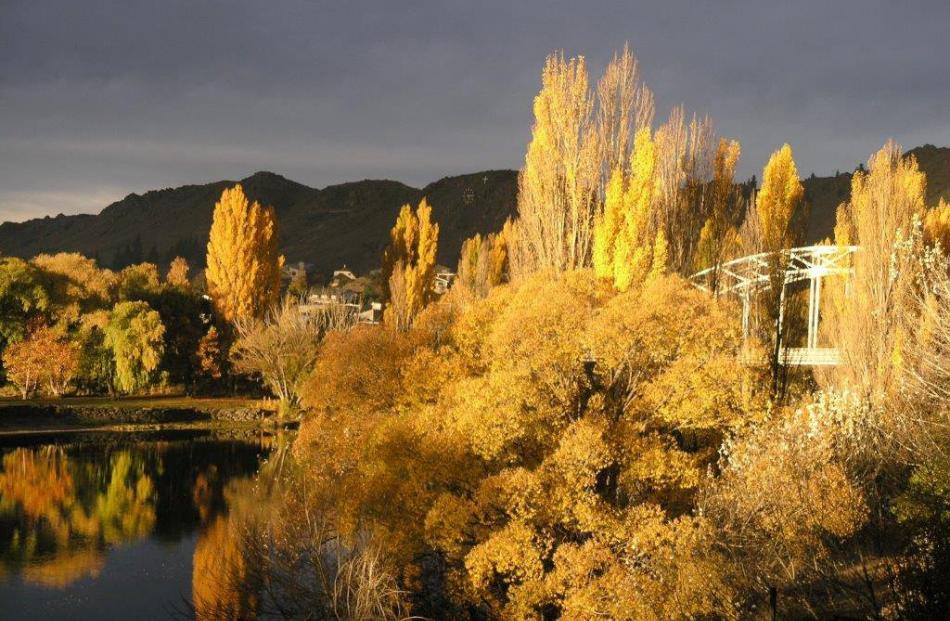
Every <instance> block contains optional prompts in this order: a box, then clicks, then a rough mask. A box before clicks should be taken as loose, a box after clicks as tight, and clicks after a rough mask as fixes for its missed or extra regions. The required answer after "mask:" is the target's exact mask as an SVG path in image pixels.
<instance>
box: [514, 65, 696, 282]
mask: <svg viewBox="0 0 950 621" xmlns="http://www.w3.org/2000/svg"><path fill="white" fill-rule="evenodd" d="M534 112H535V125H534V128H533V133H532V139H531V142H530V143H529V145H528V150H527V155H526V157H525V163H524V166H523V167H522V170H521V173H520V175H519V187H518V220H517V221H516V230H517V240H516V242H515V243H514V244H513V245H512V265H513V267H514V270H515V272H516V273H517V274H526V273H530V272H533V271H537V270H542V269H544V270H553V271H555V272H557V271H566V270H571V269H577V268H580V267H587V266H590V265H591V262H592V261H594V262H601V273H603V267H602V266H603V259H604V258H605V251H604V244H603V240H602V242H601V246H600V249H598V248H595V245H596V244H597V243H598V242H597V241H596V237H597V233H596V232H595V227H596V226H597V224H596V223H598V222H600V223H603V222H604V221H606V222H607V229H610V228H611V226H614V227H616V226H618V225H617V223H616V222H611V217H612V216H611V215H610V214H608V213H607V212H609V211H611V209H615V208H616V204H615V205H614V206H610V205H608V203H610V202H611V201H612V200H614V199H612V198H611V197H610V196H609V194H610V193H611V191H613V193H614V195H615V197H616V194H617V191H618V190H617V187H616V186H617V184H616V183H613V182H614V181H615V179H617V178H618V177H617V176H616V175H617V174H619V179H621V180H623V184H624V186H625V187H624V189H623V190H621V193H627V192H628V191H629V192H633V193H634V194H636V195H637V196H638V198H637V199H634V201H633V202H640V207H641V208H643V207H644V205H646V207H647V209H646V211H647V212H648V213H649V222H648V225H647V226H646V227H645V228H647V229H649V233H650V236H649V237H650V240H649V244H650V245H652V246H657V248H655V249H653V248H651V249H650V250H649V251H647V250H646V249H647V244H646V243H644V244H638V247H639V248H642V249H643V252H642V254H643V255H652V254H653V253H654V250H656V254H657V255H658V256H664V255H665V257H666V258H665V260H664V261H662V262H657V269H656V270H655V271H656V272H657V273H661V272H662V271H663V270H665V269H669V270H672V271H674V272H679V273H687V272H689V270H691V269H692V268H693V267H694V265H695V260H694V256H695V252H696V246H697V244H698V240H699V236H700V231H701V229H702V227H703V224H704V221H705V218H706V217H707V214H708V213H709V211H710V204H711V202H712V198H711V192H710V191H709V189H708V188H709V185H710V180H711V179H712V177H713V156H712V151H713V149H712V144H713V128H712V122H711V121H710V120H709V119H708V117H704V118H700V117H696V116H693V118H692V120H690V121H688V122H687V119H686V116H685V113H684V111H683V108H682V107H676V108H674V109H673V111H672V112H671V114H670V117H669V120H668V121H667V122H666V123H664V124H663V125H661V126H660V127H659V128H658V129H657V130H656V132H655V133H654V132H652V129H651V127H650V126H651V123H652V120H653V114H654V104H653V94H652V92H651V91H650V90H649V89H648V88H647V87H646V86H644V85H643V83H642V82H641V81H640V77H639V70H638V66H637V62H636V59H635V58H634V57H633V55H632V54H631V53H630V50H629V49H628V48H624V51H623V53H622V54H620V55H616V56H615V57H614V58H613V60H612V61H611V63H610V64H609V65H608V67H607V69H606V71H605V73H604V75H603V77H602V78H601V80H600V81H599V82H598V85H597V88H596V93H595V92H592V91H591V89H589V87H588V76H587V69H586V65H585V62H584V59H583V58H582V57H581V58H572V59H570V60H565V58H564V56H563V54H555V55H552V56H549V57H548V59H547V61H546V63H545V67H544V70H543V72H542V87H541V91H540V93H539V94H538V96H537V97H536V98H535V103H534ZM644 133H645V134H644ZM638 135H646V136H648V137H650V141H649V144H648V145H646V144H645V146H647V147H649V149H650V153H649V154H643V155H641V156H638V155H637V153H636V151H637V145H636V143H637V138H636V137H637V136H638ZM638 161H639V162H640V164H641V165H646V164H649V168H648V169H645V168H642V167H641V169H640V171H639V172H637V170H635V169H636V166H637V162H638ZM647 170H648V171H649V175H646V174H645V173H646V172H647ZM631 179H635V182H631ZM645 186H649V191H648V192H644V191H643V190H644V189H645ZM615 197H614V198H615ZM623 202H624V201H620V204H622V203H623ZM628 228H629V227H628ZM601 235H602V236H603V235H606V236H607V237H609V238H610V240H611V243H608V244H607V246H609V247H611V248H612V247H613V246H614V243H613V239H614V237H615V236H616V233H615V232H613V231H605V230H603V229H602V230H601ZM621 239H622V237H621ZM619 249H620V250H622V251H623V252H625V253H636V249H635V248H630V247H629V244H626V243H621V247H620V248H619ZM597 254H600V255H601V257H600V258H599V259H598V258H597V256H596V255H597ZM606 254H610V253H609V252H606ZM627 258H629V259H633V257H632V255H630V256H628V257H627ZM607 262H611V263H615V264H617V265H621V263H622V262H621V261H619V260H618V261H615V260H614V256H610V257H609V258H608V261H607ZM646 263H647V267H646V272H647V273H649V272H650V271H652V270H651V264H652V261H646ZM641 268H642V266H640V267H633V268H629V267H622V268H621V270H620V273H619V274H618V275H617V276H618V277H619V280H620V285H621V286H623V287H627V286H629V283H630V282H632V281H633V279H634V278H635V275H638V274H639V273H640V272H641V271H642V269H641Z"/></svg>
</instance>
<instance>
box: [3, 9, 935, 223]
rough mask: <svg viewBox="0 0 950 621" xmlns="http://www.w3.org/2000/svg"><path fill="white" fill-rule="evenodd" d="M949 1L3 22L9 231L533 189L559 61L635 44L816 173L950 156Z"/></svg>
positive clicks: (763, 154)
mask: <svg viewBox="0 0 950 621" xmlns="http://www.w3.org/2000/svg"><path fill="white" fill-rule="evenodd" d="M948 31H950V2H947V1H946V0H935V1H931V2H914V1H905V2H896V1H894V2H884V1H877V0H874V1H868V0H865V1H861V2H850V1H834V0H824V1H820V2H807V1H802V0H797V1H788V2H785V1H783V2H766V1H762V0H759V1H747V2H739V1H723V0H720V1H716V2H713V1H708V2H703V1H695V2H680V1H670V0H663V1H656V2H630V1H628V2H618V1H593V0H586V1H581V0H576V1H574V2H554V1H549V2H540V1H538V2H519V1H517V0H509V1H506V2H478V1H476V0H469V1H467V2H455V1H443V2H415V1H409V0H402V1H396V0H388V1H379V2H362V1H358V0H338V1H336V2H324V1H317V0H267V1H265V0H260V1H249V0H230V1H224V0H182V1H179V0H152V1H148V2H145V1H138V0H125V1H122V2H108V1H105V0H59V1H47V0H23V1H20V0H0V220H23V219H26V218H29V217H35V216H42V215H46V214H51V215H55V214H57V213H60V212H62V213H77V212H97V211H99V210H100V209H101V208H102V207H104V206H105V205H107V204H108V203H110V202H111V201H114V200H117V199H119V198H121V197H122V196H124V195H125V194H127V193H129V192H143V191H146V190H150V189H157V188H162V187H169V186H177V185H182V184H185V183H201V182H206V181H211V180H217V179H222V178H231V179H237V178H241V177H244V176H246V175H248V174H250V173H252V172H254V171H257V170H272V171H274V172H278V173H281V174H283V175H285V176H287V177H290V178H292V179H295V180H297V181H300V182H303V183H306V184H308V185H313V186H317V187H322V186H324V185H327V184H330V183H337V182H342V181H349V180H356V179H363V178H393V179H398V180H401V181H404V182H406V183H410V184H415V185H422V184H424V183H427V182H429V181H433V180H435V179H438V178H439V177H442V176H445V175H452V174H461V173H465V172H474V171H477V170H482V169H486V168H517V167H519V166H520V164H521V161H522V159H523V155H524V148H525V144H526V142H527V140H528V137H529V134H530V127H531V121H532V118H531V101H532V97H533V96H534V94H535V93H536V91H537V89H538V85H539V72H540V67H541V65H542V63H543V60H544V57H545V55H546V54H547V53H549V52H551V51H553V50H556V49H563V50H565V52H566V53H567V54H569V55H574V54H583V55H585V56H587V58H588V59H589V61H590V64H591V69H592V73H597V74H599V71H600V69H601V68H602V67H603V65H604V64H605V62H606V60H607V59H608V58H609V56H610V55H611V54H612V52H613V51H614V50H616V49H618V48H620V47H622V46H623V44H624V42H625V41H629V42H630V45H631V46H632V48H633V50H634V52H635V53H636V55H637V56H638V57H639V59H640V63H641V68H642V71H643V74H644V77H645V79H646V81H647V83H648V84H649V86H650V87H651V88H652V89H653V90H654V91H655V92H656V95H657V104H658V106H657V107H658V116H665V114H666V111H667V110H668V109H669V107H670V106H672V105H674V104H677V103H683V104H685V106H686V107H687V109H688V110H694V111H698V112H701V113H709V114H710V115H711V116H712V117H713V119H714V121H715V122H716V128H717V130H718V131H719V132H720V133H721V134H724V135H728V136H732V137H736V138H738V139H739V140H740V141H741V142H742V145H743V154H742V162H741V172H742V173H743V175H745V176H748V175H751V174H752V173H753V172H754V171H756V170H758V169H761V167H762V165H763V163H764V161H765V159H766V158H767V157H768V154H769V152H770V151H772V150H773V149H775V148H777V147H778V146H780V145H781V144H782V142H785V141H788V142H790V143H791V144H792V146H793V148H794V149H795V154H796V159H797V160H798V163H799V169H800V171H801V172H802V173H803V174H808V173H810V172H812V171H814V172H816V173H818V174H828V173H833V172H834V170H835V169H839V168H840V169H842V170H844V169H851V168H853V167H854V166H855V165H856V164H857V162H858V161H860V160H864V159H866V158H867V156H868V155H869V154H870V153H871V151H873V150H874V149H876V148H877V147H878V146H880V145H881V144H882V143H883V142H884V141H885V140H886V139H887V138H888V137H893V138H895V139H897V140H898V141H899V142H901V143H903V144H904V145H905V146H906V147H911V146H916V145H918V144H923V143H926V142H930V143H934V144H938V145H950V114H948V111H950V47H948V44H947V36H948V35H947V33H948Z"/></svg>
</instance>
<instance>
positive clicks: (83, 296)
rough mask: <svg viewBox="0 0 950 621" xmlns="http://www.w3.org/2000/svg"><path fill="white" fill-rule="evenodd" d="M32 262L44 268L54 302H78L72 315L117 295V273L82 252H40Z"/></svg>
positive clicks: (69, 304) (100, 305) (108, 301)
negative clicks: (52, 253)
mask: <svg viewBox="0 0 950 621" xmlns="http://www.w3.org/2000/svg"><path fill="white" fill-rule="evenodd" d="M31 263H33V265H35V266H37V267H38V268H40V270H42V272H43V276H44V280H46V282H47V283H48V289H49V290H50V293H51V295H52V296H53V300H54V304H56V305H59V306H60V307H68V306H75V310H74V312H72V313H71V314H72V315H73V316H76V315H78V314H79V313H85V312H89V311H92V310H95V309H98V308H102V307H104V306H109V305H110V304H111V303H112V301H113V298H114V297H115V295H116V285H117V284H118V279H117V278H116V275H115V274H114V273H113V272H112V271H111V270H107V269H101V268H99V266H97V265H96V262H95V261H94V260H93V259H90V258H88V257H84V256H83V255H81V254H79V253H76V252H60V253H57V254H54V255H48V254H40V255H37V256H35V257H33V259H32V261H31Z"/></svg>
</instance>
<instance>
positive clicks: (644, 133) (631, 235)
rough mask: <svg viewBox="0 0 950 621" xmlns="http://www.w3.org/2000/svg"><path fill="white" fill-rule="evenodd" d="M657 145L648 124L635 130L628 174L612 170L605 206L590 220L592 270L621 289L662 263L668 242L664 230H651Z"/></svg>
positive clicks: (659, 269) (662, 266) (660, 270)
mask: <svg viewBox="0 0 950 621" xmlns="http://www.w3.org/2000/svg"><path fill="white" fill-rule="evenodd" d="M655 167H656V146H655V144H654V142H653V139H652V138H651V136H650V130H649V128H643V129H640V130H639V131H637V134H636V136H635V138H634V151H633V155H632V159H631V162H630V175H629V178H624V175H623V173H622V172H621V170H620V169H619V168H618V169H617V170H615V171H614V172H613V174H612V175H611V178H610V182H609V183H608V184H607V189H606V192H605V198H604V210H603V213H602V214H601V215H600V216H599V217H598V219H597V221H596V222H595V224H594V247H593V263H594V272H595V274H597V276H598V277H600V278H606V279H609V280H611V281H612V282H613V284H614V287H616V289H617V290H618V291H626V290H627V289H629V288H630V287H631V286H633V285H634V284H635V283H638V282H641V281H642V280H644V279H645V278H647V277H648V276H649V275H654V276H656V275H659V274H662V273H663V272H664V271H666V269H667V262H668V259H669V257H668V254H669V247H668V244H667V241H668V240H667V239H666V236H665V233H663V232H662V231H657V232H656V233H654V232H653V231H654V230H655V226H654V225H655V223H654V214H653V209H654V203H653V194H654V187H655V185H656V179H655V175H654V172H655Z"/></svg>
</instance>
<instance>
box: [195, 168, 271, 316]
mask: <svg viewBox="0 0 950 621" xmlns="http://www.w3.org/2000/svg"><path fill="white" fill-rule="evenodd" d="M283 264H284V257H283V256H281V255H279V254H278V252H277V222H276V219H275V216H274V208H273V207H262V206H261V205H260V203H258V202H257V201H255V202H254V203H250V202H249V201H248V200H247V197H246V196H245V195H244V189H243V188H242V187H241V185H240V184H238V185H236V186H234V187H233V188H229V189H226V190H225V191H224V192H223V193H222V194H221V200H219V201H218V203H217V205H215V208H214V219H213V221H212V223H211V235H210V237H209V239H208V269H207V272H206V274H207V279H208V293H209V294H210V296H211V299H212V300H213V301H214V305H215V308H216V309H217V311H218V313H219V314H220V315H221V317H223V318H224V319H225V320H227V321H234V320H236V319H243V318H249V317H260V316H262V315H263V313H264V312H265V311H267V309H269V308H270V307H271V306H273V305H274V304H275V303H276V302H277V298H278V295H279V292H280V269H281V267H282V266H283Z"/></svg>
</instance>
